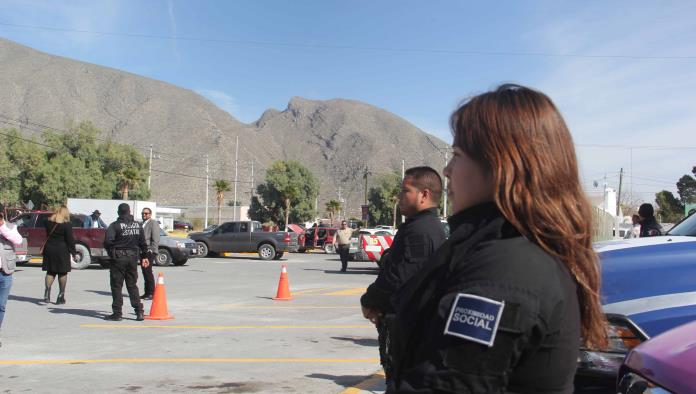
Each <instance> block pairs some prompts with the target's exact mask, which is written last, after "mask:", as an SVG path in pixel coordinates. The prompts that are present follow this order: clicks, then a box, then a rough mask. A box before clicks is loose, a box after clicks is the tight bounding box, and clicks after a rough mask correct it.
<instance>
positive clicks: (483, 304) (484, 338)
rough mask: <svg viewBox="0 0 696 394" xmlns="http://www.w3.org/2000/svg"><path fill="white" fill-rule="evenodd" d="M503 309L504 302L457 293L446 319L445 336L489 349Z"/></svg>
mask: <svg viewBox="0 0 696 394" xmlns="http://www.w3.org/2000/svg"><path fill="white" fill-rule="evenodd" d="M504 307H505V302H500V301H495V300H491V299H490V298H486V297H481V296H477V295H473V294H464V293H459V294H457V298H455V300H454V303H453V304H452V309H451V310H450V313H449V317H448V318H447V324H446V325H445V335H452V336H455V337H459V338H463V339H466V340H469V341H473V342H476V343H481V344H483V345H486V346H488V347H491V346H493V341H495V334H496V333H497V331H498V324H499V323H500V316H501V315H502V313H503V308H504Z"/></svg>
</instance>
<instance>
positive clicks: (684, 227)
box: [667, 213, 696, 237]
mask: <svg viewBox="0 0 696 394" xmlns="http://www.w3.org/2000/svg"><path fill="white" fill-rule="evenodd" d="M667 235H684V236H687V237H696V214H693V213H692V214H691V215H689V216H688V217H686V218H685V219H684V220H682V221H681V222H679V223H677V224H676V225H675V226H674V227H672V229H671V230H669V231H668V232H667Z"/></svg>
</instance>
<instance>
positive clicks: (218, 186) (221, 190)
mask: <svg viewBox="0 0 696 394" xmlns="http://www.w3.org/2000/svg"><path fill="white" fill-rule="evenodd" d="M213 187H214V188H215V197H216V198H217V211H218V224H220V223H222V202H223V201H224V200H225V192H228V191H230V190H231V189H230V183H229V182H228V181H226V180H224V179H218V180H216V181H215V183H213Z"/></svg>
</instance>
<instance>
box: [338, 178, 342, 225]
mask: <svg viewBox="0 0 696 394" xmlns="http://www.w3.org/2000/svg"><path fill="white" fill-rule="evenodd" d="M341 204H342V202H341V187H340V186H339V187H338V220H341V208H343V207H342V206H341Z"/></svg>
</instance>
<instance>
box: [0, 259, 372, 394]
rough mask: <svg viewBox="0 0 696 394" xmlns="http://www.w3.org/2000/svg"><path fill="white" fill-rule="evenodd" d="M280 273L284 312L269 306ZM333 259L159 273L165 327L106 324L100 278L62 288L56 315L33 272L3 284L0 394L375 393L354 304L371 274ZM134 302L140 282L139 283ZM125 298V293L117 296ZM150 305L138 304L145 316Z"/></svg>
mask: <svg viewBox="0 0 696 394" xmlns="http://www.w3.org/2000/svg"><path fill="white" fill-rule="evenodd" d="M282 264H287V266H288V277H289V281H290V289H291V291H292V295H293V297H294V299H293V300H292V301H274V300H272V297H273V296H275V295H276V290H277V286H278V279H279V276H280V270H281V265H282ZM339 269H340V262H339V261H338V258H337V256H336V255H324V254H290V255H286V257H284V258H283V259H282V260H281V261H272V262H266V261H260V260H258V259H257V258H256V256H249V255H244V256H242V255H235V256H233V257H226V258H199V259H193V260H190V261H189V263H187V264H186V265H185V266H181V267H155V272H156V273H157V272H162V273H163V274H164V277H165V286H166V293H167V301H168V306H169V313H170V314H172V315H174V317H175V319H174V320H166V321H145V322H138V321H135V315H134V314H133V311H132V310H131V308H130V306H129V304H128V298H127V297H125V299H124V302H125V306H124V309H123V312H124V320H123V321H121V322H107V321H104V320H102V318H103V316H105V315H107V314H109V313H111V295H110V290H109V274H108V271H107V270H104V269H100V268H97V267H96V266H95V267H93V268H90V269H87V270H83V271H73V272H72V273H70V274H69V276H68V288H67V292H66V300H67V303H66V304H65V305H55V304H54V303H53V302H55V297H56V295H57V290H58V289H57V284H55V285H54V287H56V288H55V289H53V299H52V303H51V304H48V305H46V304H44V303H43V302H42V297H43V283H44V282H43V277H44V272H43V271H41V268H40V266H39V265H27V266H22V267H19V269H18V271H17V272H16V273H15V275H14V284H13V287H12V291H11V295H10V300H9V302H8V305H7V314H6V316H5V321H4V323H3V330H2V337H1V340H2V347H1V348H0V365H1V367H0V377H2V378H3V379H2V380H3V384H2V386H1V388H2V390H3V391H8V392H18V391H26V390H31V391H35V392H48V391H50V392H76V391H83V392H148V393H150V392H191V391H202V392H235V393H236V392H271V393H287V392H302V393H340V392H361V390H363V391H362V392H380V391H383V385H382V386H380V382H379V379H375V378H374V376H373V374H375V371H378V370H379V360H378V358H379V357H378V351H377V335H376V331H375V329H374V327H373V326H372V325H371V324H370V323H369V322H367V321H366V320H365V319H363V318H362V314H361V312H360V305H359V297H360V295H361V294H362V293H363V291H364V289H365V288H366V287H367V286H368V285H369V284H370V283H371V282H372V281H373V280H374V279H375V276H376V274H377V271H376V267H375V265H374V263H369V262H356V263H352V262H351V263H350V265H349V270H348V272H347V273H341V272H339ZM139 285H140V286H139V288H140V290H141V291H142V280H141V281H140V283H139ZM124 291H125V289H124ZM149 309H150V302H149V301H148V302H146V303H145V312H146V314H147V313H148V312H149Z"/></svg>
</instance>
